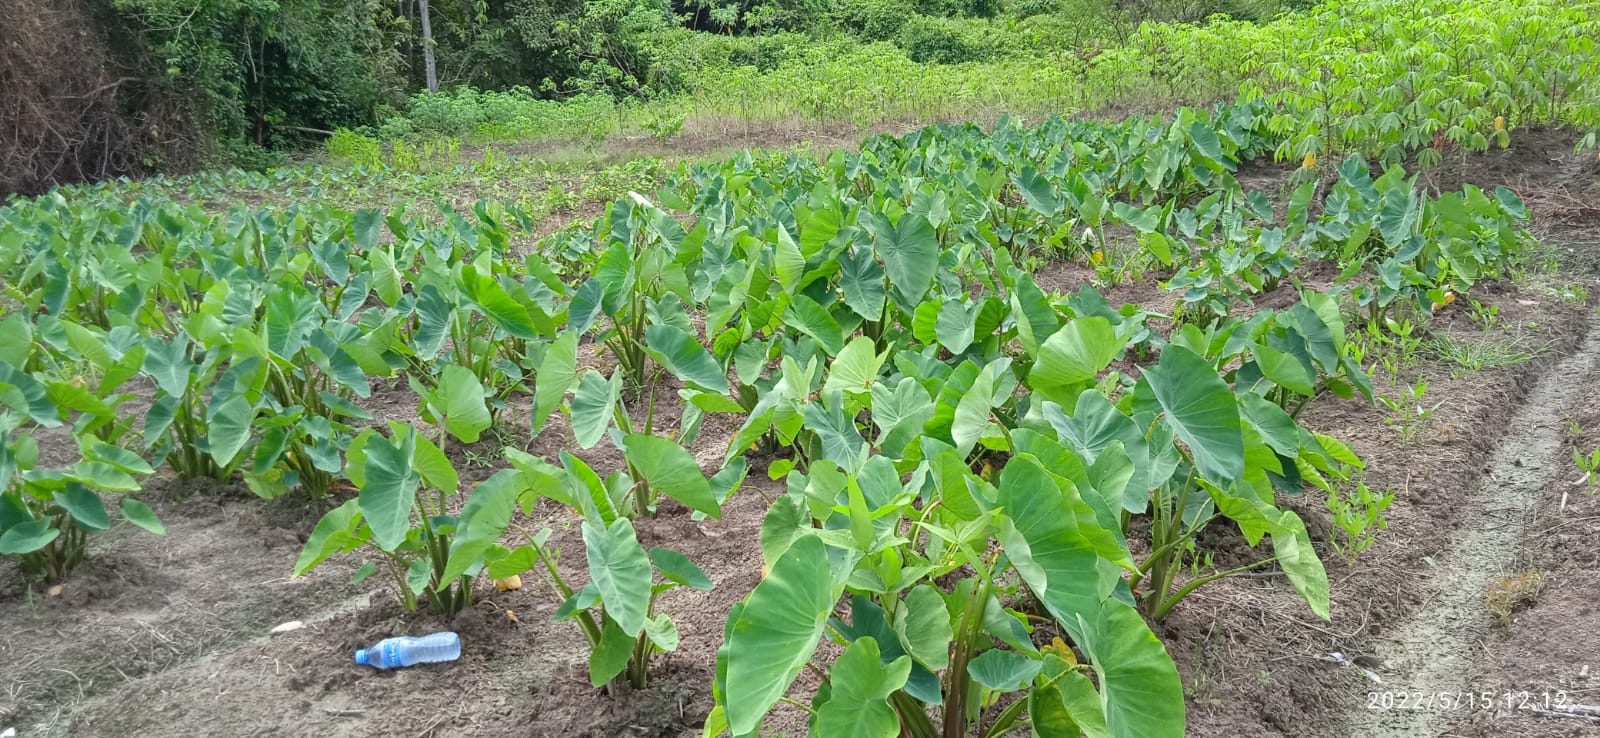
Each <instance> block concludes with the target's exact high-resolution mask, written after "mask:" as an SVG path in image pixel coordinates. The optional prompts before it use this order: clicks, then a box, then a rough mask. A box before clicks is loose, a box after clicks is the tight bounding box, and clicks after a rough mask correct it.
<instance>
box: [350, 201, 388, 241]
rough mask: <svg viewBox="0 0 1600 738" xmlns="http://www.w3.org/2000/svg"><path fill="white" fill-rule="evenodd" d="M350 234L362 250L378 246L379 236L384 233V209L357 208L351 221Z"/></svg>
mask: <svg viewBox="0 0 1600 738" xmlns="http://www.w3.org/2000/svg"><path fill="white" fill-rule="evenodd" d="M350 235H351V236H353V237H354V238H355V242H356V245H357V246H360V247H361V250H362V251H367V250H370V249H373V248H376V247H377V246H378V237H379V236H381V235H383V211H381V210H373V209H368V208H362V209H360V210H357V211H356V213H355V217H354V218H352V219H351V221H350Z"/></svg>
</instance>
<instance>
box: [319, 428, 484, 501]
mask: <svg viewBox="0 0 1600 738" xmlns="http://www.w3.org/2000/svg"><path fill="white" fill-rule="evenodd" d="M415 438H416V439H417V451H416V455H415V456H413V457H411V468H413V469H415V470H417V473H418V474H421V475H422V483H423V484H426V485H428V486H429V487H433V488H434V489H438V490H443V491H444V492H445V493H446V494H452V495H453V494H455V493H456V492H457V491H459V490H460V488H461V476H460V475H459V474H457V473H456V467H455V465H454V464H452V463H450V457H448V456H446V455H445V453H444V450H443V449H440V448H439V447H438V446H436V445H434V443H433V441H430V440H428V438H427V437H426V436H423V435H420V434H418V435H416V436H415ZM348 454H349V452H348V451H346V455H347V456H348Z"/></svg>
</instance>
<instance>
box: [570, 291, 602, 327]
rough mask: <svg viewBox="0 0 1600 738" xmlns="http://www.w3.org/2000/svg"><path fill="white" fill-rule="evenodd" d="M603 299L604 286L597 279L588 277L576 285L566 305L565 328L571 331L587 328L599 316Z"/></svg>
mask: <svg viewBox="0 0 1600 738" xmlns="http://www.w3.org/2000/svg"><path fill="white" fill-rule="evenodd" d="M604 301H605V286H604V285H602V284H600V281H599V280H597V279H590V280H588V281H586V282H584V283H583V284H581V285H578V289H576V290H573V292H572V302H570V303H568V305H567V330H569V331H571V332H572V333H583V332H584V331H587V330H589V327H590V326H592V325H594V321H595V318H598V317H599V316H600V310H601V308H602V307H603V303H604Z"/></svg>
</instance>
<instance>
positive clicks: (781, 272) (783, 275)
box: [772, 225, 806, 292]
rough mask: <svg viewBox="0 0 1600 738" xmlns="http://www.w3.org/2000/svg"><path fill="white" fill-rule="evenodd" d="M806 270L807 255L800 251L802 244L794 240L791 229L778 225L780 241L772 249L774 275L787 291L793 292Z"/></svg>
mask: <svg viewBox="0 0 1600 738" xmlns="http://www.w3.org/2000/svg"><path fill="white" fill-rule="evenodd" d="M805 271H806V257H805V255H804V254H802V253H800V244H797V243H795V242H794V237H793V236H791V235H789V229H788V228H786V227H784V226H782V225H780V226H778V243H777V246H776V247H775V248H774V249H773V251H772V276H774V277H777V278H778V285H779V286H780V287H782V288H783V290H784V291H785V292H793V291H794V290H795V288H796V287H798V286H799V284H800V277H801V275H803V274H805Z"/></svg>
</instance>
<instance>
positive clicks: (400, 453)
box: [308, 429, 421, 551]
mask: <svg viewBox="0 0 1600 738" xmlns="http://www.w3.org/2000/svg"><path fill="white" fill-rule="evenodd" d="M400 435H401V438H400V442H399V443H396V442H395V440H394V439H392V438H384V437H383V436H372V437H371V438H370V439H369V440H368V441H367V445H366V448H365V452H366V457H367V462H366V465H365V466H364V467H363V474H364V476H363V478H362V480H361V481H362V484H361V490H360V492H359V493H358V494H357V495H356V499H357V500H358V501H359V502H360V504H361V516H362V517H363V518H365V519H366V521H367V525H368V526H370V527H371V528H372V539H373V541H374V542H375V543H377V544H378V548H380V549H383V550H384V551H393V550H395V548H397V547H399V545H400V544H401V543H404V542H405V540H406V532H407V531H409V530H410V529H411V510H412V508H413V507H415V506H416V504H417V486H418V484H419V483H420V482H421V477H420V476H419V475H418V474H417V473H416V472H415V471H414V470H412V468H411V459H412V456H414V455H415V453H416V449H417V438H416V432H415V431H412V430H409V429H408V430H407V431H405V432H404V433H402V434H400ZM319 525H320V524H319ZM308 546H309V544H308Z"/></svg>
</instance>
